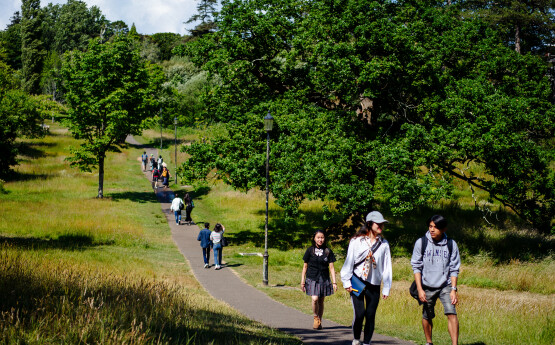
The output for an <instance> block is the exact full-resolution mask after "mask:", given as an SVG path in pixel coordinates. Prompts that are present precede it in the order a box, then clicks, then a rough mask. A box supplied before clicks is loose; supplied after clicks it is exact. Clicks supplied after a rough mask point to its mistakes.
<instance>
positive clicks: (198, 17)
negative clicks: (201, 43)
mask: <svg viewBox="0 0 555 345" xmlns="http://www.w3.org/2000/svg"><path fill="white" fill-rule="evenodd" d="M217 4H218V0H200V1H199V3H198V5H197V11H198V13H197V14H195V15H193V16H192V17H191V18H189V20H188V21H187V22H186V23H187V24H190V23H195V22H198V21H200V24H198V25H197V26H195V28H194V29H192V30H189V32H190V33H191V34H192V35H193V36H202V35H205V34H207V33H210V32H214V31H216V27H217V25H216V23H215V22H214V17H215V16H217V15H218V12H217V11H216V5H217Z"/></svg>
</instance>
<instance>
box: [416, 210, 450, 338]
mask: <svg viewBox="0 0 555 345" xmlns="http://www.w3.org/2000/svg"><path fill="white" fill-rule="evenodd" d="M427 225H428V232H426V234H425V235H424V237H421V238H419V239H418V240H416V243H415V244H414V250H413V251H412V258H411V260H410V263H411V265H412V271H413V273H414V281H415V282H416V288H417V290H418V299H419V301H420V302H422V304H423V307H422V328H423V330H424V336H425V337H426V344H427V345H432V344H433V343H432V329H433V327H434V324H433V321H432V320H433V319H434V317H435V312H434V309H435V304H436V302H437V299H438V298H439V300H440V301H441V303H442V304H443V309H444V314H445V315H446V316H447V330H448V332H449V335H450V336H451V343H452V344H453V345H456V344H458V342H459V319H458V317H457V311H456V308H455V306H456V305H457V303H458V302H459V298H458V295H457V279H458V276H459V270H460V267H461V257H460V253H459V248H458V246H457V243H456V242H455V241H453V240H452V239H450V238H448V237H447V235H446V234H445V232H446V231H447V219H445V218H444V217H443V216H441V215H434V216H432V217H430V218H429V219H428V220H427Z"/></svg>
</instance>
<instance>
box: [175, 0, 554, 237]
mask: <svg viewBox="0 0 555 345" xmlns="http://www.w3.org/2000/svg"><path fill="white" fill-rule="evenodd" d="M218 28H219V30H218V31H217V32H216V33H213V34H211V35H207V36H205V37H203V38H202V39H201V40H199V41H196V42H193V43H192V44H190V45H189V49H190V54H191V56H194V57H195V58H196V61H197V63H198V64H199V65H203V66H204V68H205V69H206V70H208V71H209V73H210V75H211V76H213V77H217V78H219V80H221V82H220V83H218V84H217V87H214V88H212V89H211V90H210V92H209V93H207V94H206V95H205V97H206V101H207V106H206V111H207V112H211V113H214V114H217V116H218V117H219V119H221V120H223V121H226V122H228V130H229V136H227V137H225V138H218V139H217V140H214V141H213V142H212V143H207V144H201V143H199V144H196V145H192V146H191V147H190V148H189V149H188V151H189V153H191V154H192V155H193V157H192V159H191V160H189V161H188V162H187V163H186V164H185V166H184V171H185V172H186V173H188V175H189V176H191V177H195V176H196V177H199V176H200V177H202V175H203V173H204V172H206V169H207V167H216V168H218V171H219V172H220V174H221V176H222V177H223V178H224V179H225V180H226V181H227V182H228V183H230V184H232V185H233V186H235V187H237V188H241V189H248V188H252V187H255V186H260V187H262V186H264V156H265V155H264V153H265V140H264V139H265V134H264V133H263V130H262V117H263V116H264V115H265V113H266V111H267V110H268V109H270V110H271V111H272V113H273V115H274V117H275V118H276V122H277V130H275V131H274V132H273V133H272V138H273V141H274V143H273V144H272V154H271V158H270V164H271V189H272V191H273V193H274V195H275V197H276V198H277V202H278V204H279V205H281V206H282V207H284V208H285V209H286V210H288V211H290V213H292V214H294V213H295V210H296V209H297V206H298V205H299V203H300V202H302V200H304V199H305V198H309V199H316V198H317V199H323V200H328V199H331V200H335V201H338V202H339V209H340V210H342V211H343V212H344V213H345V215H348V214H351V213H353V212H362V211H367V210H368V209H369V208H370V207H372V206H373V205H375V204H376V202H380V204H381V207H389V208H390V210H391V211H392V212H394V213H403V212H406V211H409V210H411V209H413V208H414V207H416V206H418V205H424V204H426V203H428V202H430V201H433V200H438V199H440V198H445V197H449V196H450V194H451V191H452V185H451V184H450V181H451V180H452V179H453V178H457V179H462V180H464V181H466V182H467V183H468V184H469V185H471V186H472V187H473V188H481V189H483V190H485V191H487V192H489V196H490V198H491V199H496V200H498V201H500V202H501V203H503V204H504V205H505V206H507V207H509V208H511V209H512V210H513V211H514V212H515V213H517V214H518V215H519V216H521V217H522V218H523V219H526V220H528V221H529V222H530V223H531V224H532V225H533V226H535V227H537V228H539V229H542V230H544V231H547V232H549V231H550V230H549V229H551V225H550V223H551V221H552V219H553V217H554V216H555V188H554V187H555V185H554V180H555V177H554V171H553V169H552V168H550V164H551V163H552V162H553V160H554V157H553V154H554V152H555V150H553V139H552V137H553V134H554V129H555V124H554V119H555V113H554V108H553V104H551V103H550V102H549V101H548V99H549V94H550V86H549V82H548V80H547V78H546V76H545V68H546V66H545V64H544V63H543V62H542V61H541V60H540V59H538V58H536V57H533V56H530V55H519V54H517V53H516V52H515V51H514V49H512V48H511V47H509V46H507V45H506V44H505V42H504V41H503V37H502V33H499V32H498V31H496V30H495V29H494V28H492V27H491V26H489V25H488V24H487V23H485V22H484V21H483V20H482V19H480V18H473V17H466V18H465V17H461V16H460V12H459V10H458V9H457V8H455V7H454V6H445V3H444V2H443V1H437V2H436V1H408V0H407V1H369V0H360V1H352V0H340V1H317V2H298V1H293V0H277V1H266V0H258V1H224V2H223V4H222V11H221V15H220V17H219V18H218ZM472 167H478V171H480V173H479V174H477V173H475V171H474V170H472V169H470V168H472Z"/></svg>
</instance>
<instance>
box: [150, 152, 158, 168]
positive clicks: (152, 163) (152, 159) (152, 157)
mask: <svg viewBox="0 0 555 345" xmlns="http://www.w3.org/2000/svg"><path fill="white" fill-rule="evenodd" d="M155 166H156V167H158V163H156V158H155V157H154V154H152V153H151V154H150V171H152V170H154V167H155Z"/></svg>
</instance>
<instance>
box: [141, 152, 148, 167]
mask: <svg viewBox="0 0 555 345" xmlns="http://www.w3.org/2000/svg"><path fill="white" fill-rule="evenodd" d="M141 160H142V161H143V171H146V162H147V161H148V155H147V154H146V151H143V154H142V155H141Z"/></svg>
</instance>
